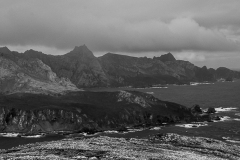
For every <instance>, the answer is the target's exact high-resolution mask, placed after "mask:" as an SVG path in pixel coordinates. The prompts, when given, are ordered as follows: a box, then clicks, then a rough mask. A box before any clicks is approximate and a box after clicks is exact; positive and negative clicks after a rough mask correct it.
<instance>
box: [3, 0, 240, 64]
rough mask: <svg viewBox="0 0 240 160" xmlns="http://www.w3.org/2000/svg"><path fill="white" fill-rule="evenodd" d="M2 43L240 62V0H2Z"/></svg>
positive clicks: (56, 51) (53, 51) (19, 47)
mask: <svg viewBox="0 0 240 160" xmlns="http://www.w3.org/2000/svg"><path fill="white" fill-rule="evenodd" d="M0 2H1V3H0V4H1V5H0V46H7V47H8V48H9V49H11V50H17V51H20V52H24V51H25V50H28V49H34V50H38V51H42V52H44V53H47V54H54V55H57V54H64V53H67V52H69V51H70V50H72V49H73V48H74V46H80V45H83V44H86V45H87V46H88V48H89V49H90V50H91V51H93V53H94V54H95V55H96V56H99V55H102V54H105V53H107V52H113V53H119V54H126V55H132V56H147V57H153V56H160V55H161V54H164V53H167V52H171V53H173V55H174V56H175V57H176V58H177V59H183V60H189V61H191V62H192V63H194V64H196V65H198V66H203V65H206V66H208V67H214V68H216V67H219V66H226V67H229V68H240V18H239V16H240V9H239V8H240V1H239V0H70V1H68V0H51V1H49V0H48V1H47V0H0Z"/></svg>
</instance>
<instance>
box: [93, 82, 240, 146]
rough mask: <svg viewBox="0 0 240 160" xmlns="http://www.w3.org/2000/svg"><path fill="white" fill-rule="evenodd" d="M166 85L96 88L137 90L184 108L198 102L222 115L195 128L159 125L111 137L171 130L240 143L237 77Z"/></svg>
mask: <svg viewBox="0 0 240 160" xmlns="http://www.w3.org/2000/svg"><path fill="white" fill-rule="evenodd" d="M166 87H167V88H146V89H132V88H108V89H98V91H103V90H104V91H115V90H137V91H141V92H147V93H150V94H153V95H154V96H155V97H157V98H159V99H160V100H164V101H171V102H176V103H179V104H182V105H185V106H187V107H191V106H193V105H194V104H198V105H200V106H201V107H202V109H207V108H208V107H214V108H218V110H222V111H219V112H218V113H216V115H220V116H224V117H223V118H222V120H221V121H218V122H209V123H204V124H203V125H202V126H201V127H197V128H194V127H193V128H187V127H179V126H176V125H166V126H165V127H161V129H160V130H144V131H140V132H134V133H128V134H120V135H117V134H112V135H111V136H117V137H118V136H120V137H134V136H135V137H139V138H144V137H148V136H149V135H152V134H155V133H157V132H161V133H169V132H171V133H178V134H182V135H188V136H202V137H209V138H215V139H218V140H224V141H228V142H233V143H235V144H240V80H237V81H235V82H216V83H214V84H199V85H179V86H178V85H166ZM95 90H96V89H95ZM222 108H223V109H222ZM224 110H225V111H224ZM226 110H227V111H226ZM108 135H109V134H108Z"/></svg>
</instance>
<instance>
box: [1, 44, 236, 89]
mask: <svg viewBox="0 0 240 160" xmlns="http://www.w3.org/2000/svg"><path fill="white" fill-rule="evenodd" d="M0 53H1V57H2V58H5V59H6V60H11V61H13V62H15V63H16V64H18V61H19V59H21V60H25V61H31V60H32V59H38V60H40V61H41V62H42V63H43V64H45V65H47V66H49V67H50V69H51V71H52V72H53V73H56V76H57V77H59V78H60V79H61V78H64V79H69V80H70V82H72V83H73V84H74V85H76V86H77V87H78V88H89V87H116V86H134V87H139V86H140V87H144V86H151V85H156V84H189V82H192V81H194V82H203V81H211V82H213V81H216V80H217V79H220V78H224V79H226V78H230V79H234V78H240V72H237V71H232V70H230V69H227V68H224V67H220V68H218V69H216V70H215V69H212V68H207V67H206V66H204V67H202V68H200V67H197V66H195V65H194V64H192V63H190V62H188V61H183V60H176V59H175V57H174V56H173V55H172V54H171V53H168V54H165V55H161V56H160V57H153V58H147V57H131V56H125V55H118V54H113V53H107V54H105V55H103V56H101V57H98V58H97V57H95V56H94V55H93V53H92V52H91V51H90V50H89V49H88V48H87V46H86V45H83V46H79V47H75V48H74V49H73V50H72V51H70V52H69V53H66V54H65V55H58V56H54V55H46V54H44V53H42V52H38V51H34V50H28V51H26V52H24V53H18V52H13V51H10V50H9V49H8V48H7V47H3V48H0ZM19 67H20V68H21V66H19Z"/></svg>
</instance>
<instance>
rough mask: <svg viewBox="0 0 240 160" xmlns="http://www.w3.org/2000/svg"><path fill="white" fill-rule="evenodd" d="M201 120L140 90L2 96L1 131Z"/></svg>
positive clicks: (49, 130) (75, 129)
mask: <svg viewBox="0 0 240 160" xmlns="http://www.w3.org/2000/svg"><path fill="white" fill-rule="evenodd" d="M207 118H208V117H207ZM200 119H201V117H199V116H198V115H196V114H195V113H194V112H192V110H191V109H190V108H187V107H184V106H182V105H179V104H176V103H171V102H166V101H161V100H159V99H157V98H155V97H153V96H152V95H150V94H146V93H141V92H136V91H118V92H86V91H83V92H71V93H68V94H65V95H59V96H57V97H56V96H47V95H36V94H11V95H2V96H0V132H20V133H21V132H22V133H33V134H34V133H39V132H45V133H53V132H55V131H72V132H81V131H85V132H95V131H101V130H108V129H117V130H118V129H122V128H125V127H137V126H138V127H145V126H154V125H161V124H162V123H174V122H180V121H194V120H200ZM205 120H206V119H205Z"/></svg>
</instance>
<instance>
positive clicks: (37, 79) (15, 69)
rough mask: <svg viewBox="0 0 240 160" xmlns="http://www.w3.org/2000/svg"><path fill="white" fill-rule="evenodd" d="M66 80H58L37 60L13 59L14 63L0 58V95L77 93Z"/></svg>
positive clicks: (72, 85)
mask: <svg viewBox="0 0 240 160" xmlns="http://www.w3.org/2000/svg"><path fill="white" fill-rule="evenodd" d="M77 90H79V89H77V87H76V86H75V85H74V84H72V83H71V82H70V81H69V80H68V79H66V78H61V79H60V78H58V77H57V76H56V74H55V73H54V72H52V70H51V68H50V67H49V66H47V65H46V64H44V63H43V62H42V61H40V60H38V59H31V60H25V59H15V62H14V61H12V60H10V59H6V58H4V57H2V56H0V92H1V93H7V94H10V93H17V92H28V93H43V94H56V93H63V92H65V91H77Z"/></svg>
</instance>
